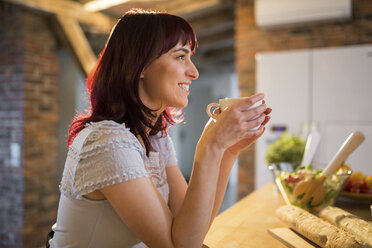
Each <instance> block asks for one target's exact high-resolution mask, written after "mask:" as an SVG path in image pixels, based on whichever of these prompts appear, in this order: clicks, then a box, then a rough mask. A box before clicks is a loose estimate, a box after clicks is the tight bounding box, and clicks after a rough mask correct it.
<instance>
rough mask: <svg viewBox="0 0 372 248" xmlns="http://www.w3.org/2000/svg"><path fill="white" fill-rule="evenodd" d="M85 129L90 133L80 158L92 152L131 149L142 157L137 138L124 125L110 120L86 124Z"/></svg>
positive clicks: (141, 149)
mask: <svg viewBox="0 0 372 248" xmlns="http://www.w3.org/2000/svg"><path fill="white" fill-rule="evenodd" d="M85 128H89V129H90V132H89V134H88V136H87V137H86V139H85V141H84V144H83V147H82V150H81V158H84V157H85V156H89V155H90V154H91V153H92V152H94V151H101V152H103V151H107V150H111V149H115V148H123V147H125V148H132V149H134V150H136V151H138V152H139V153H140V154H141V155H143V153H144V151H143V148H142V146H141V145H140V143H139V141H138V140H137V138H136V137H135V136H134V135H133V134H132V133H131V132H130V130H129V128H127V127H126V126H125V124H124V123H122V124H120V123H117V122H115V121H112V120H104V121H99V122H90V123H87V124H86V126H85Z"/></svg>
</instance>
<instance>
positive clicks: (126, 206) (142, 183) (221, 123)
mask: <svg viewBox="0 0 372 248" xmlns="http://www.w3.org/2000/svg"><path fill="white" fill-rule="evenodd" d="M262 98H263V94H257V95H255V96H253V97H251V98H249V99H247V100H244V101H242V103H238V104H236V105H235V106H234V107H231V108H229V109H227V110H225V111H223V112H222V113H221V114H219V115H218V117H217V118H216V120H213V119H212V120H210V121H209V122H208V123H207V125H206V127H205V128H204V131H203V133H202V136H201V138H200V140H199V142H198V144H197V147H196V152H195V158H194V165H193V171H192V175H191V179H190V183H189V186H188V188H187V191H186V194H185V197H184V200H183V202H182V204H181V206H180V207H177V208H178V209H177V210H176V211H173V212H174V213H173V214H172V212H171V211H170V209H169V208H168V206H167V205H166V203H165V201H164V200H163V198H162V197H161V196H160V193H159V192H158V191H157V189H156V188H155V186H154V185H153V184H152V182H151V180H150V179H149V178H139V179H134V180H131V181H126V182H123V183H118V184H115V185H111V186H108V187H105V188H103V189H101V192H102V193H103V194H104V196H105V197H106V198H107V199H108V200H109V202H110V204H111V205H112V206H113V208H114V209H115V211H116V212H117V213H118V215H119V216H120V217H121V219H122V220H123V222H124V223H125V224H126V225H127V226H128V227H129V228H130V229H131V230H132V231H133V232H134V233H135V234H136V235H137V236H138V237H139V238H140V239H141V240H142V241H143V242H145V243H146V244H147V245H148V246H149V247H198V248H199V247H201V245H202V242H203V240H204V237H205V235H206V233H207V230H208V227H209V225H210V222H211V220H212V214H213V211H214V209H215V200H216V192H217V190H218V188H220V186H218V185H219V184H220V183H218V182H219V180H220V179H219V178H220V165H221V160H222V156H223V154H224V152H225V150H226V149H227V148H229V147H231V146H233V145H234V144H236V143H237V142H239V141H240V140H242V139H246V138H253V137H257V136H258V135H259V134H260V132H262V130H255V131H251V130H250V129H252V128H253V127H255V126H257V125H260V124H261V123H263V122H264V119H265V117H262V115H261V114H262V113H263V112H264V111H265V109H266V105H264V106H261V107H257V108H256V109H253V110H249V111H246V109H247V108H248V107H249V106H251V105H253V104H254V103H255V102H257V101H259V100H262ZM257 115H261V117H259V118H257V119H256V120H251V119H252V118H253V117H254V116H257ZM221 169H222V168H221ZM223 170H224V169H223ZM223 174H229V173H223ZM227 178H228V175H227ZM223 181H224V182H225V181H226V182H227V179H226V180H223ZM221 185H222V184H221ZM222 188H223V187H222ZM223 190H224V189H223ZM221 192H222V191H221ZM218 195H220V194H218ZM222 196H223V193H222Z"/></svg>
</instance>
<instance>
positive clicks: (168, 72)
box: [139, 43, 199, 114]
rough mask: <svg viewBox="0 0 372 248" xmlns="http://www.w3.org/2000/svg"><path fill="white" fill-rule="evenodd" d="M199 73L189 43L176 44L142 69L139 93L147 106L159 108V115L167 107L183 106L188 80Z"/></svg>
mask: <svg viewBox="0 0 372 248" xmlns="http://www.w3.org/2000/svg"><path fill="white" fill-rule="evenodd" d="M198 76H199V72H198V70H197V69H196V67H195V65H194V64H193V63H192V61H191V50H190V45H185V46H183V45H182V43H178V44H177V45H176V46H175V47H173V48H172V49H170V50H169V51H168V52H167V53H164V54H162V55H161V56H160V57H159V58H157V59H156V60H154V61H153V62H151V63H150V64H149V65H148V66H147V67H146V68H145V69H144V70H143V72H142V73H141V79H140V84H139V96H140V98H141V100H142V102H143V103H144V104H145V105H146V106H147V107H149V108H151V109H159V111H158V113H159V114H160V113H161V112H163V111H164V109H165V108H167V107H177V108H181V107H185V106H186V105H187V103H188V99H187V98H188V95H189V93H190V91H189V86H190V84H191V81H192V80H194V79H197V78H198Z"/></svg>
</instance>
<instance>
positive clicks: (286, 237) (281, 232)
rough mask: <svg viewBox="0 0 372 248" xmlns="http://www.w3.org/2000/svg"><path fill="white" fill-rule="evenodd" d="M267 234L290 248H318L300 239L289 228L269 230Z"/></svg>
mask: <svg viewBox="0 0 372 248" xmlns="http://www.w3.org/2000/svg"><path fill="white" fill-rule="evenodd" d="M268 232H269V234H270V235H272V236H273V237H274V238H276V239H277V240H279V241H280V242H282V243H283V244H284V245H285V246H287V247H290V248H318V247H319V246H318V245H316V244H314V243H312V242H311V241H310V240H308V239H306V238H304V237H302V236H301V235H299V234H298V233H296V232H295V231H293V230H292V229H290V228H286V227H283V228H271V229H269V230H268Z"/></svg>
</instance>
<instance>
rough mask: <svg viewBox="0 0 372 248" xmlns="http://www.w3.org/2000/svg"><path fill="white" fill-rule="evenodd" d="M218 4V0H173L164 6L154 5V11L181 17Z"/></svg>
mask: <svg viewBox="0 0 372 248" xmlns="http://www.w3.org/2000/svg"><path fill="white" fill-rule="evenodd" d="M220 2H221V1H220V0H193V1H190V0H177V1H174V0H173V1H168V2H166V3H164V4H154V9H158V10H166V11H167V12H169V13H172V14H176V15H181V16H183V15H187V14H189V13H191V12H194V11H199V10H201V9H207V8H210V7H213V6H215V5H218V4H220Z"/></svg>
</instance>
